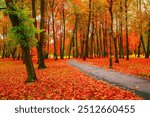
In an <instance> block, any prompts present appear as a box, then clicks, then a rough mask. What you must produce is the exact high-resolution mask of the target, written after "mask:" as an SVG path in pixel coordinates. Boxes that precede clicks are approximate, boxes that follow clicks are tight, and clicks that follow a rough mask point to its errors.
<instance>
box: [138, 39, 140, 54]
mask: <svg viewBox="0 0 150 117" xmlns="http://www.w3.org/2000/svg"><path fill="white" fill-rule="evenodd" d="M140 54H141V41H140V43H139V45H138V57H140Z"/></svg>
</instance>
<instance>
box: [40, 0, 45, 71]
mask: <svg viewBox="0 0 150 117" xmlns="http://www.w3.org/2000/svg"><path fill="white" fill-rule="evenodd" d="M40 2H41V7H40V12H41V21H40V29H43V30H44V22H45V20H44V12H45V11H44V9H45V0H40ZM44 33H45V31H43V32H41V33H40V40H39V42H38V58H39V59H38V68H39V69H45V68H46V65H45V63H44V55H43V43H44V38H45V36H44Z"/></svg>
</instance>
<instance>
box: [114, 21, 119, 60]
mask: <svg viewBox="0 0 150 117" xmlns="http://www.w3.org/2000/svg"><path fill="white" fill-rule="evenodd" d="M117 26H118V25H117V19H116V37H113V41H114V47H115V63H119V58H118V50H117V34H118V30H117Z"/></svg>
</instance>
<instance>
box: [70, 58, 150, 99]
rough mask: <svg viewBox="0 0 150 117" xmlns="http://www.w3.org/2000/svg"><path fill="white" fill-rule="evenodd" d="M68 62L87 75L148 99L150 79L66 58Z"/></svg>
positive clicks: (149, 97)
mask: <svg viewBox="0 0 150 117" xmlns="http://www.w3.org/2000/svg"><path fill="white" fill-rule="evenodd" d="M67 62H68V64H70V65H72V66H74V67H76V68H79V69H80V71H82V72H84V73H85V74H87V75H90V76H93V77H95V78H96V79H98V80H104V81H107V82H109V83H111V84H112V85H116V86H119V87H121V88H124V89H127V90H130V91H132V92H134V93H135V94H137V95H140V96H141V97H143V98H144V99H149V100H150V81H149V80H145V79H141V78H139V77H136V76H131V75H126V74H123V73H119V72H116V71H113V70H106V69H103V68H100V67H97V66H92V65H89V64H85V63H82V62H77V61H76V60H68V61H67Z"/></svg>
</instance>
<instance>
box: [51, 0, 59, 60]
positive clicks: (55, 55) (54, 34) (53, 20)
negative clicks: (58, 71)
mask: <svg viewBox="0 0 150 117" xmlns="http://www.w3.org/2000/svg"><path fill="white" fill-rule="evenodd" d="M52 7H53V8H52V25H53V40H54V59H55V60H57V59H58V56H57V41H56V32H55V16H54V0H53V6H52Z"/></svg>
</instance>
